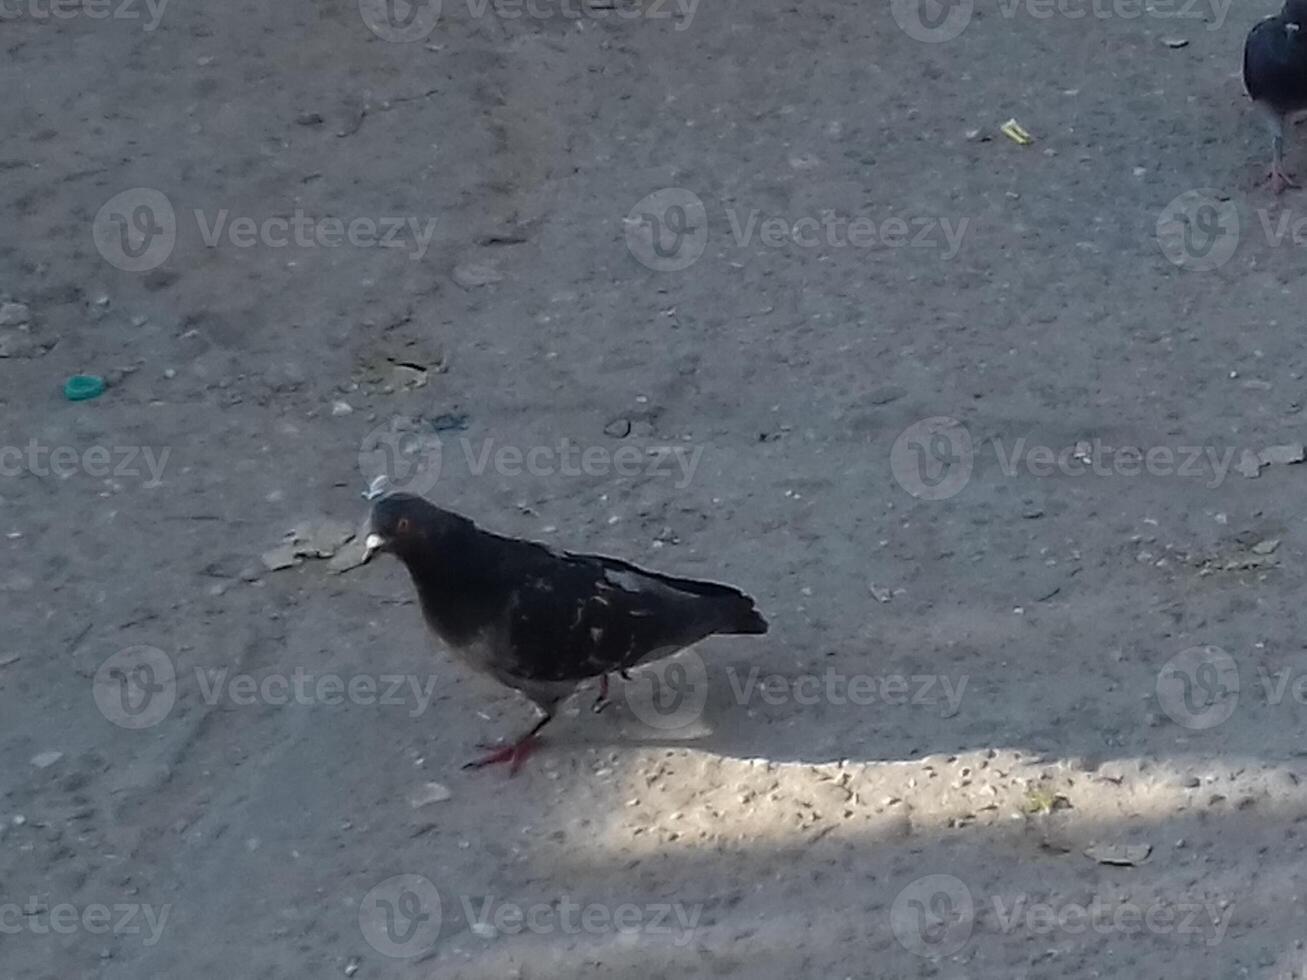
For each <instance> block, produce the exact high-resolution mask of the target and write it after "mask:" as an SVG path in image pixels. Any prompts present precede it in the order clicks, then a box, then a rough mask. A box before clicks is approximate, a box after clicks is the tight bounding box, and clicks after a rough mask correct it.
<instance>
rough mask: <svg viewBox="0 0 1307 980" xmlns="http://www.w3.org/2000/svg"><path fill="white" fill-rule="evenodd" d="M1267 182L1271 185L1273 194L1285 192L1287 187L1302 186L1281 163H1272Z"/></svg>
mask: <svg viewBox="0 0 1307 980" xmlns="http://www.w3.org/2000/svg"><path fill="white" fill-rule="evenodd" d="M1266 182H1267V183H1268V184H1270V185H1271V193H1272V194H1283V193H1284V191H1285V188H1287V187H1301V186H1302V185H1301V184H1299V183H1298V182H1297V181H1296V180H1294V179H1293V175H1292V174H1287V173H1285V172H1284V169H1283V168H1282V167H1281V166H1280V165H1279V164H1274V163H1273V164H1271V170H1270V173H1268V174H1267V175H1266Z"/></svg>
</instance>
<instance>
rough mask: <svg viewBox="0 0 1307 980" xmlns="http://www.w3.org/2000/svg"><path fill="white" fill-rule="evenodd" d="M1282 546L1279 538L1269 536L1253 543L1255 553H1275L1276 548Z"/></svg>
mask: <svg viewBox="0 0 1307 980" xmlns="http://www.w3.org/2000/svg"><path fill="white" fill-rule="evenodd" d="M1278 547H1280V539H1279V538H1267V539H1266V540H1265V541H1258V542H1257V543H1256V544H1255V545H1253V554H1255V555H1270V554H1274V553H1275V549H1276V548H1278Z"/></svg>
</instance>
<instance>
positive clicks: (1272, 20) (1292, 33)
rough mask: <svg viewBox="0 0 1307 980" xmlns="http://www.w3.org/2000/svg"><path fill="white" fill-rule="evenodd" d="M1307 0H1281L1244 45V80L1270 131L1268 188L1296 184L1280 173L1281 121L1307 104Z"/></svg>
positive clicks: (1282, 166)
mask: <svg viewBox="0 0 1307 980" xmlns="http://www.w3.org/2000/svg"><path fill="white" fill-rule="evenodd" d="M1305 28H1307V0H1284V6H1283V7H1282V8H1281V9H1280V12H1279V13H1278V14H1276V15H1275V16H1274V17H1267V18H1266V19H1264V20H1262V21H1260V22H1258V23H1257V24H1255V25H1254V26H1253V29H1252V30H1251V31H1249V32H1248V38H1247V40H1246V41H1244V46H1243V83H1244V87H1245V88H1247V90H1248V94H1249V95H1250V96H1251V97H1252V100H1253V102H1254V103H1255V104H1256V106H1257V108H1258V110H1259V111H1260V112H1261V113H1262V115H1263V116H1264V117H1265V119H1266V122H1267V125H1268V126H1269V127H1270V130H1271V170H1270V173H1269V174H1268V175H1267V180H1268V181H1270V184H1271V190H1272V191H1274V192H1275V193H1276V194H1279V193H1280V192H1281V191H1283V190H1284V189H1285V188H1286V187H1297V186H1298V185H1297V184H1296V183H1294V181H1293V179H1292V177H1290V175H1289V174H1287V173H1285V172H1284V120H1285V117H1286V116H1289V115H1291V114H1292V113H1295V112H1300V111H1302V110H1304V109H1307V36H1304V29H1305Z"/></svg>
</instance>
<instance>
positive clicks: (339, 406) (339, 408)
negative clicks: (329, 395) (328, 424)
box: [331, 401, 354, 416]
mask: <svg viewBox="0 0 1307 980" xmlns="http://www.w3.org/2000/svg"><path fill="white" fill-rule="evenodd" d="M353 413H354V406H353V405H351V404H350V403H349V402H343V401H336V402H332V403H331V414H332V415H337V416H339V415H352V414H353Z"/></svg>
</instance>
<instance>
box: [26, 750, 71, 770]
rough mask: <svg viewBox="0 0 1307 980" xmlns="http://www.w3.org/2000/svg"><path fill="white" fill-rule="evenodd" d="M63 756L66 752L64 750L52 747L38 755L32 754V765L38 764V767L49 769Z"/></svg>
mask: <svg viewBox="0 0 1307 980" xmlns="http://www.w3.org/2000/svg"><path fill="white" fill-rule="evenodd" d="M63 757H64V754H63V753H62V752H57V751H54V750H53V749H52V750H51V751H49V752H41V753H39V754H38V755H34V756H32V765H34V766H36V768H37V769H49V768H50V767H51V766H52V765H54V764H55V763H56V762H58V761H59V760H60V759H62V758H63Z"/></svg>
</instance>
